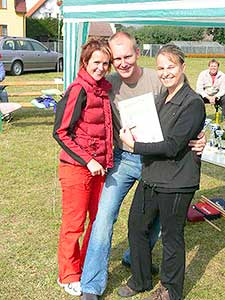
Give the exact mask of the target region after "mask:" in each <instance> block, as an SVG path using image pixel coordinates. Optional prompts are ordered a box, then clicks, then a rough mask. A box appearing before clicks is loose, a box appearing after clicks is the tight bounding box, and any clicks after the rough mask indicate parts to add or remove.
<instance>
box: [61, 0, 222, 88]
mask: <svg viewBox="0 0 225 300" xmlns="http://www.w3.org/2000/svg"><path fill="white" fill-rule="evenodd" d="M62 15H63V22H64V84H65V88H66V87H67V86H68V85H69V84H70V83H71V82H72V81H73V79H74V77H75V75H76V73H77V71H78V68H79V57H80V50H81V45H82V44H83V43H85V42H86V39H87V36H88V30H89V22H100V21H104V22H110V23H131V24H143V25H144V24H152V25H165V26H166V25H167V26H169V25H177V26H205V27H225V0H214V1H212V0H198V1H196V0H158V1H153V0H107V1H106V0H76V1H75V0H64V1H63V5H62Z"/></svg>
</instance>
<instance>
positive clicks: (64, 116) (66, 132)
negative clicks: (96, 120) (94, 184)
mask: <svg viewBox="0 0 225 300" xmlns="http://www.w3.org/2000/svg"><path fill="white" fill-rule="evenodd" d="M86 101H87V96H86V92H85V90H84V89H83V88H82V86H80V85H75V86H73V87H72V88H71V89H70V90H68V91H67V92H66V94H65V96H64V97H63V98H62V99H61V100H60V101H59V102H58V104H57V109H56V116H55V124H54V131H53V137H54V138H55V139H56V140H57V142H58V143H59V144H60V146H61V147H62V148H63V150H64V151H65V152H67V153H68V154H69V155H70V156H71V157H72V158H73V159H74V160H76V161H78V162H79V163H80V164H82V165H86V164H87V163H88V162H89V161H90V160H91V159H92V156H91V155H90V154H88V153H87V152H86V151H85V150H84V149H82V148H81V147H80V146H79V145H78V144H77V143H76V142H75V141H74V139H73V136H74V128H75V126H76V123H77V121H78V120H79V119H80V115H81V112H82V109H83V108H84V107H85V105H86Z"/></svg>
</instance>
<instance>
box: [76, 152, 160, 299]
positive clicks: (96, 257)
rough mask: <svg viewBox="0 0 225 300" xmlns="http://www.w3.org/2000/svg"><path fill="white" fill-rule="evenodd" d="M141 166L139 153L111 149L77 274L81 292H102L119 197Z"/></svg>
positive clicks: (121, 199) (138, 174) (128, 187)
mask: <svg viewBox="0 0 225 300" xmlns="http://www.w3.org/2000/svg"><path fill="white" fill-rule="evenodd" d="M141 168H142V165H141V158H140V155H138V154H132V153H130V152H126V151H122V150H120V149H115V151H114V167H113V168H112V169H111V170H110V171H109V173H108V174H107V177H106V181H105V184H104V187H103V190H102V194H101V198H100V202H99V207H98V213H97V216H96V219H95V222H94V224H93V227H92V233H91V237H90V240H89V244H88V250H87V254H86V258H85V263H84V268H83V272H82V276H81V286H82V291H83V292H85V293H91V294H95V295H102V294H103V292H104V290H105V288H106V284H107V278H108V263H109V254H110V249H111V242H112V234H113V225H114V223H115V222H116V220H117V217H118V214H119V210H120V206H121V203H122V201H123V199H124V198H125V196H126V195H127V193H128V192H129V190H130V189H131V187H132V186H133V184H134V183H135V181H136V180H139V179H140V176H141ZM157 228H159V226H157ZM158 234H159V232H157V233H156V234H155V235H157V236H158ZM150 243H151V244H152V242H150Z"/></svg>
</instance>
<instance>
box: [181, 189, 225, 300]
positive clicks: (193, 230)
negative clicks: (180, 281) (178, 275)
mask: <svg viewBox="0 0 225 300" xmlns="http://www.w3.org/2000/svg"><path fill="white" fill-rule="evenodd" d="M219 188H220V187H219ZM221 188H222V189H223V193H224V186H223V187H221ZM222 189H221V191H222ZM201 194H203V195H205V196H206V197H211V196H210V195H213V197H221V196H222V195H220V194H218V187H217V188H215V189H210V190H201ZM212 222H213V223H214V224H216V225H217V226H218V227H220V228H222V226H224V218H220V219H217V220H212ZM185 237H186V239H185V240H186V253H187V254H188V253H189V252H191V251H192V252H194V253H195V254H194V256H193V257H192V259H191V262H190V263H189V265H188V266H187V268H186V278H185V288H184V297H186V296H187V295H188V293H189V292H190V291H191V290H192V289H193V288H194V287H195V286H196V285H197V283H198V282H199V280H200V279H201V277H202V276H203V274H204V273H205V271H206V270H207V266H208V264H209V263H210V261H211V260H212V259H213V258H214V257H215V256H216V255H217V254H218V253H219V252H220V251H221V250H222V249H224V233H223V232H219V231H217V230H216V229H214V228H213V227H212V226H210V225H209V224H207V223H206V222H196V223H190V222H189V223H188V224H187V226H186V229H185Z"/></svg>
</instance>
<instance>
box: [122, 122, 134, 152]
mask: <svg viewBox="0 0 225 300" xmlns="http://www.w3.org/2000/svg"><path fill="white" fill-rule="evenodd" d="M120 139H121V140H122V141H123V143H125V144H126V145H127V146H128V147H130V148H131V149H132V150H133V149H134V138H133V135H132V133H131V130H130V129H129V128H128V127H127V128H121V129H120Z"/></svg>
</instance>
